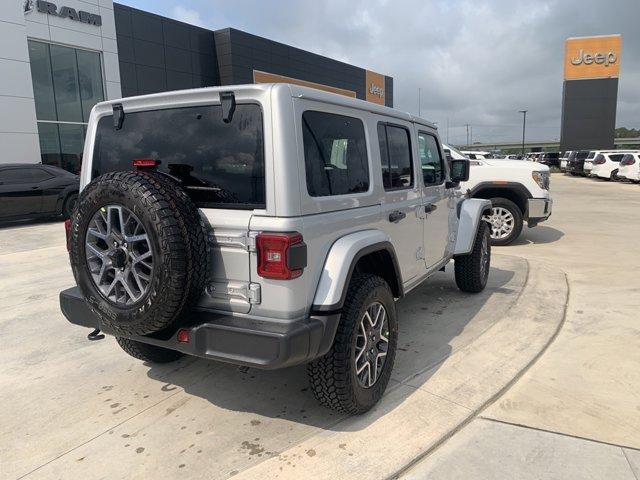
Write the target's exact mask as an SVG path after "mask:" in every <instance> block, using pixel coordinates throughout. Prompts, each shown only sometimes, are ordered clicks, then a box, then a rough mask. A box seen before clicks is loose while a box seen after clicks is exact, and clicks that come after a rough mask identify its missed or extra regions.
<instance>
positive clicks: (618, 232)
mask: <svg viewBox="0 0 640 480" xmlns="http://www.w3.org/2000/svg"><path fill="white" fill-rule="evenodd" d="M551 185H552V193H553V197H554V202H555V203H554V213H553V216H552V217H551V219H550V221H549V222H546V223H544V224H542V225H540V226H539V227H537V228H535V229H531V230H528V231H526V232H525V234H524V235H523V236H521V238H520V239H519V240H518V241H517V242H516V244H515V245H512V246H510V247H505V248H502V249H499V250H498V249H496V251H500V252H507V251H508V252H509V253H510V254H514V255H521V256H523V257H526V258H528V259H531V260H534V259H535V260H540V261H544V262H548V263H549V264H553V265H556V266H559V267H560V268H562V269H563V270H564V271H565V272H567V276H568V279H569V284H570V291H571V294H570V297H569V305H568V309H567V316H566V321H565V325H564V327H563V329H562V330H561V332H560V334H559V335H558V337H557V338H556V340H555V341H554V342H553V343H552V344H551V346H550V347H549V349H548V350H547V352H546V353H545V354H544V355H543V356H542V357H541V358H540V360H539V361H538V362H536V364H535V365H534V366H533V367H532V368H531V369H530V370H529V371H528V372H527V373H526V374H524V375H523V376H522V378H521V379H520V380H519V381H518V382H516V383H515V385H514V386H513V387H512V388H511V389H509V390H508V391H507V392H506V393H505V394H504V395H503V396H502V397H501V398H500V399H498V400H497V401H496V402H495V403H494V404H493V405H491V406H490V407H488V408H487V409H486V410H484V411H483V412H482V413H481V415H480V418H479V419H477V420H474V421H473V422H471V423H470V424H469V425H468V426H467V427H466V428H464V429H463V430H462V431H461V432H459V433H458V434H457V435H456V436H454V437H453V438H452V439H451V440H450V441H448V442H446V443H445V444H444V445H443V446H442V447H441V448H440V449H438V450H437V451H436V452H435V453H434V454H433V455H430V456H429V457H428V458H425V459H423V460H422V461H420V462H418V463H417V464H415V465H413V466H412V467H411V468H409V469H408V470H406V471H405V472H404V473H405V475H404V476H403V478H486V479H511V478H563V479H564V478H621V479H624V478H630V479H633V478H636V479H637V478H640V450H639V449H640V369H638V365H640V324H639V323H638V311H639V308H640V283H639V282H638V271H639V270H640V251H639V250H638V248H637V247H636V244H637V239H638V238H640V187H639V186H638V185H632V184H617V183H609V182H602V181H597V180H591V179H585V178H574V177H565V176H562V175H554V176H552V182H551ZM634 475H635V477H634Z"/></svg>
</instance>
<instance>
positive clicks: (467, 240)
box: [454, 198, 491, 255]
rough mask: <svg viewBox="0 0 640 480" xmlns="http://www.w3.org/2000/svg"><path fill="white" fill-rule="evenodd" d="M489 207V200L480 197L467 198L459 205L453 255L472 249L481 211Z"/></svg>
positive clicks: (463, 253)
mask: <svg viewBox="0 0 640 480" xmlns="http://www.w3.org/2000/svg"><path fill="white" fill-rule="evenodd" d="M489 209H491V200H483V199H481V198H467V199H465V200H463V202H462V205H460V218H459V220H458V235H457V238H456V247H455V249H454V255H466V254H467V253H469V252H471V250H472V249H473V241H474V240H475V238H476V233H477V231H478V225H479V223H480V219H481V218H482V214H483V212H485V211H487V210H489Z"/></svg>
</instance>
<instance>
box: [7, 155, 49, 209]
mask: <svg viewBox="0 0 640 480" xmlns="http://www.w3.org/2000/svg"><path fill="white" fill-rule="evenodd" d="M29 170H31V169H30V168H25V167H7V168H3V169H0V218H8V217H19V216H22V215H29V214H33V213H39V212H40V211H41V207H42V190H41V189H40V187H39V185H38V184H37V183H35V182H34V181H33V179H32V177H31V175H30V173H29Z"/></svg>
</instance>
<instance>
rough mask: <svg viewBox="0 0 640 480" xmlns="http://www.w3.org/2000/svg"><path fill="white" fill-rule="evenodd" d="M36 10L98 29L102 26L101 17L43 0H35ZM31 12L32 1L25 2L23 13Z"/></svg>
mask: <svg viewBox="0 0 640 480" xmlns="http://www.w3.org/2000/svg"><path fill="white" fill-rule="evenodd" d="M36 8H37V10H38V12H40V13H45V14H47V15H53V16H55V17H60V18H68V19H69V20H73V21H75V22H81V23H86V24H88V25H95V26H96V27H99V26H101V25H102V17H101V16H100V15H97V14H95V13H89V12H85V11H84V10H76V9H75V8H71V7H60V8H58V6H57V5H56V4H55V3H52V2H46V1H45V0H37V1H36ZM32 11H33V0H25V2H24V13H25V15H26V14H27V13H31V12H32Z"/></svg>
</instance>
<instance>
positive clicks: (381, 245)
mask: <svg viewBox="0 0 640 480" xmlns="http://www.w3.org/2000/svg"><path fill="white" fill-rule="evenodd" d="M381 250H385V251H387V252H388V253H389V255H390V256H391V260H392V262H393V268H394V270H395V274H396V275H395V276H396V282H397V284H396V285H391V288H392V290H395V291H397V292H399V296H400V297H402V295H403V288H402V277H401V275H400V267H399V265H398V258H397V256H396V252H395V249H394V248H393V245H392V243H391V240H390V238H389V236H388V235H387V234H386V233H384V232H382V231H380V230H363V231H361V232H355V233H350V234H348V235H345V236H344V237H340V238H339V239H338V240H336V241H335V242H334V244H333V245H331V248H330V249H329V252H328V253H327V258H326V259H325V262H324V266H323V269H322V273H321V275H320V280H319V281H318V286H317V287H316V293H315V296H314V299H313V306H312V307H311V310H312V312H315V313H322V314H323V315H326V314H329V313H335V312H339V311H340V309H341V308H342V306H343V304H344V300H345V297H346V295H347V288H348V287H349V283H350V282H351V277H352V275H353V270H354V269H355V266H356V264H357V263H358V260H360V259H361V258H362V257H364V256H365V255H368V254H370V253H373V252H378V251H381ZM394 287H396V289H394Z"/></svg>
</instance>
